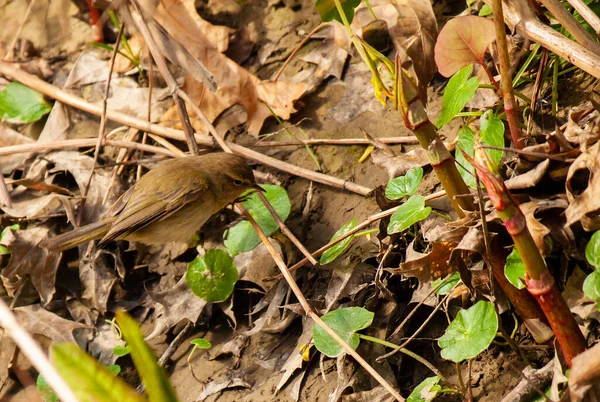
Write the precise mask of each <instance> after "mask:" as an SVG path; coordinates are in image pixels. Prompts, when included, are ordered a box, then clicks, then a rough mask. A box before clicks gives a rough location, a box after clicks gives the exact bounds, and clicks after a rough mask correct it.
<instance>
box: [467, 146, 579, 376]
mask: <svg viewBox="0 0 600 402" xmlns="http://www.w3.org/2000/svg"><path fill="white" fill-rule="evenodd" d="M465 157H466V158H467V160H470V162H471V163H472V165H473V166H474V167H475V170H476V171H477V176H478V177H479V179H480V180H481V182H482V183H483V184H484V186H485V188H486V189H487V192H488V195H489V197H490V201H491V202H492V204H493V205H494V208H496V211H497V212H498V216H499V217H500V219H502V222H503V223H504V226H505V227H506V230H507V232H508V234H509V235H510V236H511V237H512V239H513V241H514V243H515V247H516V249H517V251H518V252H519V255H520V256H521V260H522V261H523V264H524V265H525V269H526V285H527V290H528V291H529V293H531V294H532V295H533V296H534V297H535V298H536V300H537V301H538V303H539V305H540V307H541V308H542V311H543V312H544V314H545V315H546V318H547V319H548V322H549V323H550V327H551V328H552V332H554V335H555V336H556V340H557V341H558V343H559V345H560V348H561V349H562V351H563V355H564V356H565V360H566V361H567V364H568V365H569V367H570V366H571V361H572V360H573V358H574V357H575V356H577V355H578V354H579V353H581V352H583V351H584V350H585V349H586V346H587V345H586V341H585V338H584V337H583V334H582V333H581V330H580V329H579V326H578V325H577V322H576V321H575V318H574V317H573V315H572V314H571V311H570V310H569V306H567V303H566V301H565V299H563V297H562V295H561V294H560V292H559V290H558V288H557V287H556V285H555V284H554V278H552V275H551V274H550V272H549V271H548V267H547V266H546V261H545V260H544V258H543V257H542V255H541V253H540V251H539V250H538V248H537V246H536V244H535V242H534V240H533V237H532V236H531V232H529V229H528V228H527V221H526V219H525V215H524V214H523V212H522V211H521V209H520V208H519V204H518V202H517V201H516V200H515V198H514V197H513V196H512V194H511V193H510V191H509V190H508V189H507V188H506V186H505V184H504V181H503V180H502V177H501V176H500V174H499V172H498V171H497V168H496V165H495V164H494V163H493V162H492V161H491V160H490V159H489V156H488V154H487V153H486V151H485V150H484V149H483V148H476V149H475V160H476V161H473V159H472V158H470V157H469V156H468V155H465Z"/></svg>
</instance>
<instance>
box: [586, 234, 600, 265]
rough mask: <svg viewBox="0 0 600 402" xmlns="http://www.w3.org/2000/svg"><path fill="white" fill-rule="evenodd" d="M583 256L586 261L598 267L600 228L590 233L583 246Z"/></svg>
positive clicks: (599, 261) (599, 260) (599, 258)
mask: <svg viewBox="0 0 600 402" xmlns="http://www.w3.org/2000/svg"><path fill="white" fill-rule="evenodd" d="M585 258H586V259H587V261H588V263H589V264H590V265H591V266H593V267H595V268H596V269H598V268H600V230H599V231H597V232H595V233H594V234H593V235H592V238H591V239H590V241H589V243H588V244H587V246H585Z"/></svg>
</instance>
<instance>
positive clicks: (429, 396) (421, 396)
mask: <svg viewBox="0 0 600 402" xmlns="http://www.w3.org/2000/svg"><path fill="white" fill-rule="evenodd" d="M439 382H440V377H438V376H435V377H429V378H426V379H424V380H423V381H421V383H420V384H419V385H417V387H416V388H415V389H413V392H411V393H410V395H409V396H408V398H406V402H429V401H432V400H433V399H434V398H435V397H436V396H437V395H438V394H439V392H440V391H441V387H440V386H439V385H438V383H439Z"/></svg>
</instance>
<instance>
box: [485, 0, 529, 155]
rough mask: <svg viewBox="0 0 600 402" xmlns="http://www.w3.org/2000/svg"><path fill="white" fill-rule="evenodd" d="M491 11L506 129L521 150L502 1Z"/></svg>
mask: <svg viewBox="0 0 600 402" xmlns="http://www.w3.org/2000/svg"><path fill="white" fill-rule="evenodd" d="M492 9H493V11H494V26H495V27H496V44H497V45H498V58H499V59H500V75H501V77H502V79H501V84H502V98H503V99H504V111H505V112H506V121H507V122H508V128H509V130H510V135H511V137H512V140H513V143H514V146H515V148H517V149H523V148H524V147H525V138H524V137H523V132H522V131H521V128H520V127H519V121H518V120H517V116H516V111H515V105H516V103H515V94H514V91H513V87H512V77H511V74H510V58H509V56H508V46H507V44H506V28H505V27H504V12H503V10H502V0H493V1H492Z"/></svg>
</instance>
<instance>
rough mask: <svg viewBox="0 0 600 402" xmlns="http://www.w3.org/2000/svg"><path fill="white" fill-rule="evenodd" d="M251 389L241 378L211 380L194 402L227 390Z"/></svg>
mask: <svg viewBox="0 0 600 402" xmlns="http://www.w3.org/2000/svg"><path fill="white" fill-rule="evenodd" d="M240 387H241V388H252V386H251V385H250V384H248V383H247V382H246V381H245V380H244V379H243V378H239V377H235V378H227V379H225V380H213V381H211V382H209V383H208V384H206V388H204V391H202V392H201V393H200V395H198V397H197V398H196V402H202V401H204V400H205V399H206V398H208V397H209V396H211V395H214V394H218V393H220V392H222V391H223V390H226V389H229V388H240Z"/></svg>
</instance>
